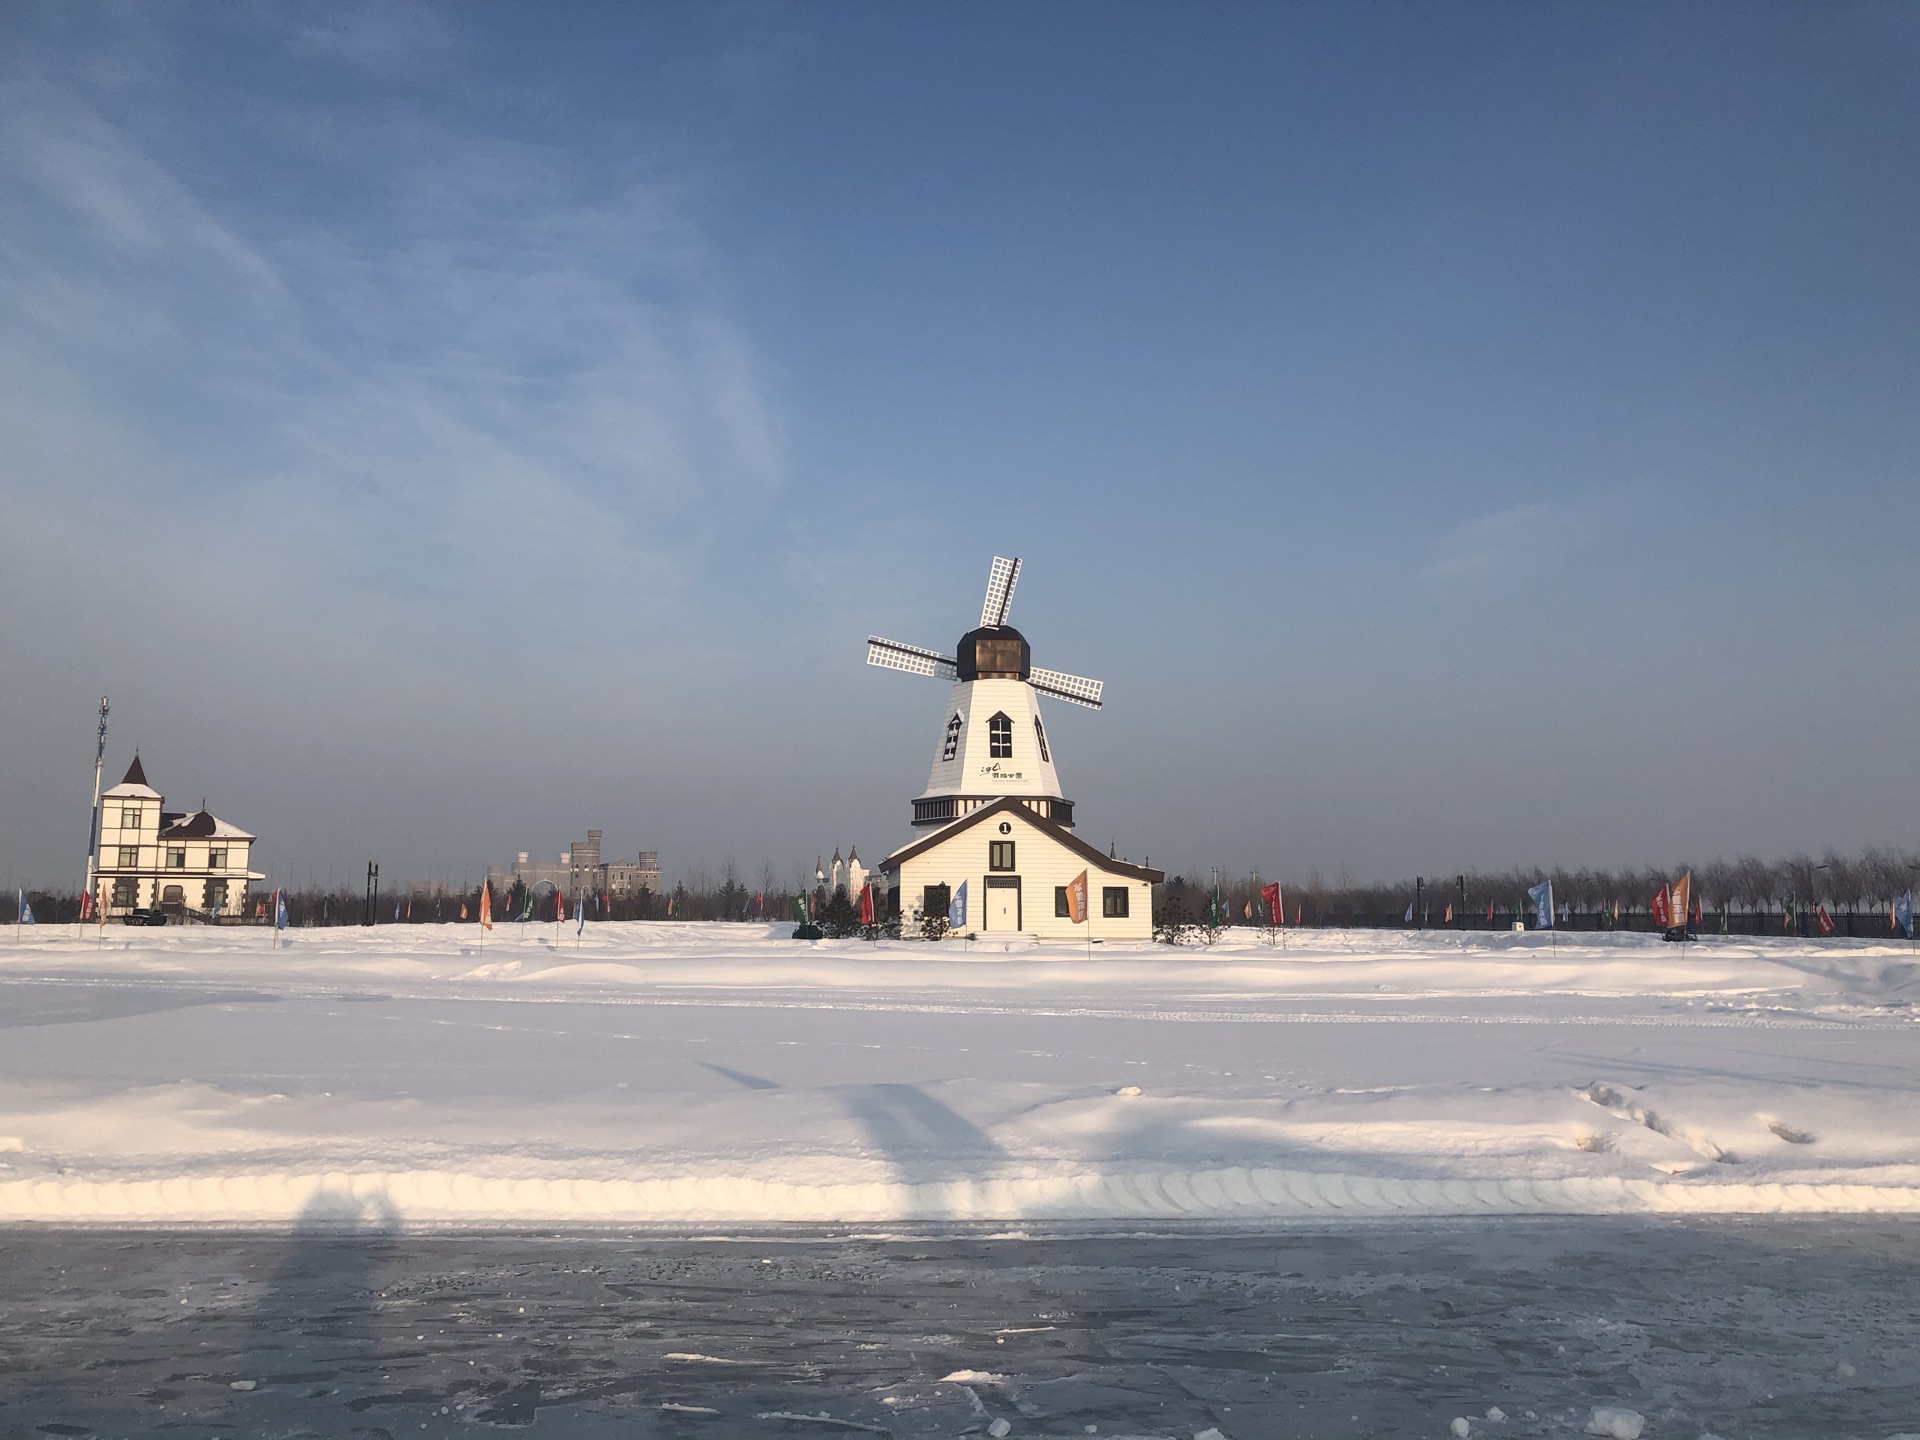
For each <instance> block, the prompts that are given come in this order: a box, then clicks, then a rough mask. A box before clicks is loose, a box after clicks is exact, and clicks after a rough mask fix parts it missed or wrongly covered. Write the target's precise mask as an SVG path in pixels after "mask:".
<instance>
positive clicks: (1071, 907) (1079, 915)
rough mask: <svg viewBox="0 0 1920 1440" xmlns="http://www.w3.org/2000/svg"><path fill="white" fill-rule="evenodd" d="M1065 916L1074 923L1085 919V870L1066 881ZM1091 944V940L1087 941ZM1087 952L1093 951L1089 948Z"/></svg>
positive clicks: (1078, 923)
mask: <svg viewBox="0 0 1920 1440" xmlns="http://www.w3.org/2000/svg"><path fill="white" fill-rule="evenodd" d="M1067 918H1068V919H1069V920H1071V921H1072V922H1073V923H1074V924H1076V925H1082V924H1085V923H1086V919H1087V872H1086V871H1084V870H1082V871H1081V872H1080V873H1079V874H1078V875H1076V876H1074V877H1073V879H1071V880H1069V881H1068V882H1067ZM1088 943H1089V944H1091V943H1092V942H1088ZM1087 953H1088V954H1092V953H1093V952H1092V951H1091V950H1089V951H1088V952H1087Z"/></svg>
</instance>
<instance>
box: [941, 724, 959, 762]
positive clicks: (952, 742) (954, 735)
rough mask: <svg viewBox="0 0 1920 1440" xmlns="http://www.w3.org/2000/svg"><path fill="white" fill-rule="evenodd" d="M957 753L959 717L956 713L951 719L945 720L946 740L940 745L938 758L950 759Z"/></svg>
mask: <svg viewBox="0 0 1920 1440" xmlns="http://www.w3.org/2000/svg"><path fill="white" fill-rule="evenodd" d="M959 753H960V717H959V715H958V714H956V715H955V716H954V717H953V718H952V719H951V720H949V721H947V738H946V742H945V743H944V744H943V745H941V747H940V758H941V759H942V760H951V759H953V757H954V756H955V755H957V754H959Z"/></svg>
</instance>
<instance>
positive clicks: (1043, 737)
mask: <svg viewBox="0 0 1920 1440" xmlns="http://www.w3.org/2000/svg"><path fill="white" fill-rule="evenodd" d="M1033 738H1034V739H1036V740H1038V741H1039V742H1040V758H1041V759H1042V760H1044V761H1046V762H1047V764H1049V765H1051V764H1052V763H1053V757H1052V756H1050V755H1049V754H1047V727H1046V726H1044V725H1042V724H1041V723H1040V717H1039V716H1038V715H1036V716H1034V717H1033Z"/></svg>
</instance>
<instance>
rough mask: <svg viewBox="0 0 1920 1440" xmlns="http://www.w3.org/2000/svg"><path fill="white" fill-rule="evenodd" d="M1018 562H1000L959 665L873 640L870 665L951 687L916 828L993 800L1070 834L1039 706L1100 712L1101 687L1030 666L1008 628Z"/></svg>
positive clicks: (1029, 652)
mask: <svg viewBox="0 0 1920 1440" xmlns="http://www.w3.org/2000/svg"><path fill="white" fill-rule="evenodd" d="M1019 578H1020V561H1019V559H1018V558H1014V559H1011V560H1010V559H1007V558H1006V557H1004V556H1000V555H996V556H994V557H993V567H992V569H990V570H989V571H988V573H987V597H986V601H985V603H984V604H982V605H981V607H980V624H979V627H978V628H977V629H973V630H969V631H968V632H967V633H966V634H965V635H962V636H961V637H960V643H959V645H958V646H956V647H955V650H954V653H953V654H952V655H945V654H942V653H941V652H940V651H938V650H928V649H925V648H924V647H922V646H919V645H908V644H904V643H903V642H901V641H898V640H885V639H882V638H881V637H880V636H878V635H872V636H869V637H868V638H867V663H868V664H869V665H877V666H879V667H880V668H882V669H884V670H903V671H905V672H906V673H908V674H910V675H931V676H934V677H936V678H938V679H942V680H951V681H953V682H954V686H953V691H952V694H951V695H950V696H949V699H948V704H947V718H946V720H945V722H944V724H943V726H942V728H941V732H940V742H939V746H938V748H937V750H936V752H935V758H934V762H933V770H932V773H931V774H930V775H929V776H928V779H927V788H926V789H925V790H924V791H923V792H922V793H921V795H920V797H919V798H918V799H916V800H915V801H914V802H913V823H914V824H915V825H916V826H928V825H945V824H948V823H950V822H951V821H954V820H958V819H959V818H961V817H962V816H963V815H965V814H967V813H968V812H969V811H971V810H974V809H977V808H979V807H980V806H981V805H987V804H991V803H992V802H993V801H995V800H999V799H1002V798H1005V797H1009V796H1010V797H1013V798H1015V799H1018V800H1020V801H1022V802H1023V803H1024V804H1025V805H1026V806H1027V807H1028V808H1029V809H1031V810H1033V811H1034V812H1035V813H1036V814H1039V815H1042V816H1044V817H1046V818H1047V819H1049V820H1052V821H1054V822H1055V823H1056V824H1059V825H1064V826H1069V827H1070V826H1071V825H1072V824H1073V802H1072V801H1070V800H1068V799H1066V798H1065V797H1064V796H1063V795H1062V794H1061V793H1060V781H1059V777H1058V776H1057V775H1056V774H1055V772H1054V767H1053V755H1052V753H1051V750H1050V748H1049V746H1048V743H1047V731H1046V726H1045V725H1044V724H1043V723H1042V721H1041V719H1040V705H1039V697H1040V696H1041V695H1048V696H1051V697H1052V698H1054V699H1056V700H1065V701H1066V702H1067V703H1068V704H1071V705H1084V706H1086V707H1087V708H1088V709H1090V710H1098V709H1099V708H1100V692H1101V690H1102V688H1103V686H1102V682H1100V681H1098V680H1088V679H1086V678H1085V677H1083V676H1079V675H1069V674H1066V673H1065V672H1064V671H1060V670H1043V669H1040V668H1038V667H1036V666H1035V665H1034V664H1033V649H1032V647H1031V646H1030V645H1028V644H1027V638H1026V636H1024V635H1022V634H1021V633H1020V632H1019V631H1018V630H1016V629H1014V628H1013V627H1012V626H1011V625H1009V624H1007V611H1008V609H1009V607H1010V606H1011V605H1012V603H1013V587H1014V585H1015V584H1016V583H1017V582H1018V580H1019Z"/></svg>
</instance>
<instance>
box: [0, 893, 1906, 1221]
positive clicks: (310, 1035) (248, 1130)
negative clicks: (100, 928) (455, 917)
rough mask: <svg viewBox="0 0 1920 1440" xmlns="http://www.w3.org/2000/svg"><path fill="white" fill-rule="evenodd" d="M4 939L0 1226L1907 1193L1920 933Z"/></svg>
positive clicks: (505, 933) (1759, 1204)
mask: <svg viewBox="0 0 1920 1440" xmlns="http://www.w3.org/2000/svg"><path fill="white" fill-rule="evenodd" d="M787 930H788V927H786V926H779V927H759V926H737V925H735V926H728V925H674V924H629V925H621V924H608V925H597V926H596V925H589V926H588V927H587V932H586V934H585V936H584V937H581V938H579V939H578V940H576V937H575V936H574V935H573V934H572V931H571V928H568V929H567V930H564V931H558V932H557V931H556V929H555V927H553V926H551V925H547V926H540V927H535V926H528V927H525V928H524V930H523V929H522V928H521V927H518V926H512V925H509V926H503V927H502V928H501V929H500V930H498V931H496V932H495V933H494V935H493V936H491V937H489V938H487V940H486V942H485V944H484V946H483V945H482V944H481V941H480V936H479V932H478V931H477V930H476V929H475V927H473V926H444V927H424V926H411V927H379V928H376V929H373V930H359V929H336V930H305V931H292V932H288V934H287V935H286V936H284V937H282V938H280V939H279V940H277V941H276V939H275V937H273V936H272V935H271V934H270V933H268V932H265V931H261V930H247V931H233V930H223V931H212V930H206V929H199V928H185V929H171V928H169V929H164V930H134V929H128V928H125V927H120V926H114V927H109V928H108V929H107V930H106V931H105V932H104V934H103V935H102V933H101V932H96V931H94V930H92V929H88V930H87V931H86V932H85V934H84V935H81V934H77V933H76V931H75V930H73V929H72V928H71V927H68V928H56V927H51V926H45V927H39V928H38V929H26V930H24V931H20V932H17V933H16V932H5V938H4V939H0V1032H4V1042H3V1043H0V1222H22V1221H55V1222H61V1223H67V1224H71V1223H75V1222H109V1223H116V1224H124V1223H128V1222H141V1223H145V1222H154V1223H188V1222H216V1223H226V1224H260V1225H273V1226H286V1225H294V1224H300V1225H310V1224H315V1223H325V1222H328V1221H341V1222H349V1221H357V1222H360V1223H368V1222H379V1223H401V1224H405V1225H408V1226H414V1225H423V1224H424V1225H435V1224H447V1225H465V1224H483V1225H484V1224H500V1223H506V1224H519V1225H524V1224H552V1223H564V1224H570V1225H600V1224H604V1225H633V1224H647V1223H659V1224H666V1225H676V1226H685V1225H695V1226H704V1225H716V1224H719V1225H755V1224H765V1223H781V1222H801V1223H807V1224H822V1223H845V1224H855V1225H865V1226H877V1227H881V1228H885V1227H887V1226H888V1225H892V1224H926V1223H938V1222H942V1221H989V1222H1004V1223H1006V1224H1008V1225H1013V1226H1022V1227H1028V1228H1030V1229H1043V1228H1044V1227H1046V1226H1047V1225H1049V1224H1055V1223H1058V1224H1077V1223H1084V1222H1090V1221H1091V1222H1099V1221H1126V1222H1138V1221H1157V1220H1172V1219H1197V1220H1209V1221H1219V1222H1233V1223H1243V1222H1248V1221H1253V1222H1263V1221H1268V1220H1276V1219H1285V1218H1298V1217H1322V1216H1326V1217H1334V1216H1368V1215H1375V1216H1378V1215H1399V1216H1409V1215H1416V1216H1417V1215H1428V1216H1433V1215H1478V1214H1504V1213H1554V1212H1558V1213H1572V1214H1615V1213H1653V1214H1659V1213H1665V1214H1710V1213H1721V1214H1725V1213H1770V1212H1829V1213H1834V1212H1903V1213H1920V1100H1917V1099H1916V1084H1917V1083H1920V1023H1916V1022H1917V1021H1920V1006H1916V1004H1915V1002H1916V1001H1920V957H1916V956H1915V955H1914V954H1913V953H1912V952H1911V951H1910V950H1909V949H1908V948H1907V946H1906V945H1904V944H1897V945H1896V944H1892V943H1875V942H1867V941H1824V942H1823V941H1795V940H1786V939H1781V940H1753V939H1736V940H1718V939H1714V940H1708V941H1705V942H1702V943H1700V944H1697V945H1690V946H1686V947H1680V946H1673V945H1665V944H1662V943H1660V942H1659V941H1658V940H1657V939H1655V938H1652V937H1646V936H1626V935H1619V936H1592V935H1588V936H1582V937H1578V938H1577V939H1575V938H1573V937H1567V938H1563V939H1561V940H1560V941H1559V943H1558V944H1557V945H1555V944H1554V942H1553V941H1552V939H1551V937H1549V936H1546V935H1538V934H1528V935H1471V936H1461V935H1436V934H1431V933H1430V934H1426V935H1406V934H1400V933H1395V932H1379V931H1311V932H1305V933H1303V934H1299V935H1295V936H1291V937H1289V939H1288V942H1287V946H1286V948H1285V949H1279V948H1275V947H1272V946H1268V945H1266V944H1263V943H1261V942H1260V940H1259V939H1258V938H1257V937H1251V936H1250V937H1247V938H1241V939H1235V940H1231V941H1226V942H1223V943H1222V944H1220V945H1218V946H1215V947H1213V948H1212V949H1199V948H1186V949H1180V950H1170V949H1168V948H1166V947H1164V946H1148V945H1141V946H1120V945H1102V946H1096V947H1093V948H1092V949H1091V951H1089V950H1087V949H1085V948H1079V947H1074V946H1070V945H1067V946H1048V945H1031V944H1022V943H1017V942H1016V943H1011V944H1005V943H996V944H993V945H987V944H985V943H982V942H976V943H974V944H973V945H971V946H967V945H965V944H958V943H956V944H949V945H947V946H943V947H940V948H938V949H937V950H936V949H933V948H931V947H928V946H925V945H920V944H913V943H882V944H879V945H872V944H866V943H862V942H859V941H845V942H823V943H817V944H806V943H803V942H795V941H792V940H790V939H787V938H785V937H786V933H787Z"/></svg>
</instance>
